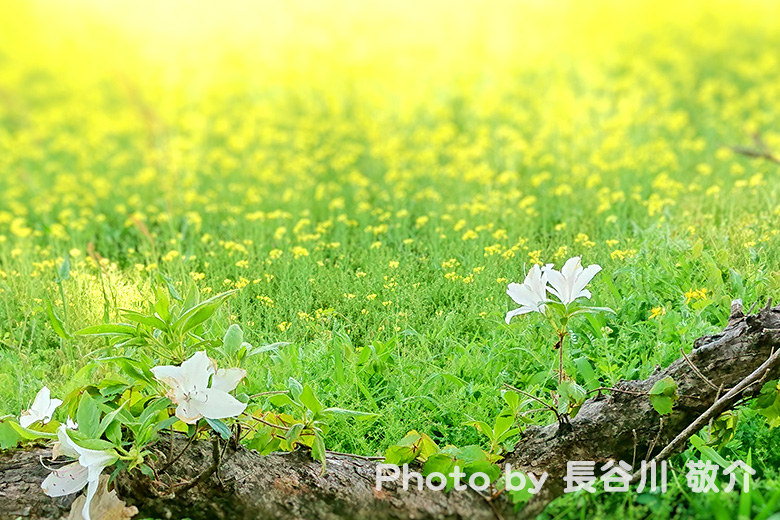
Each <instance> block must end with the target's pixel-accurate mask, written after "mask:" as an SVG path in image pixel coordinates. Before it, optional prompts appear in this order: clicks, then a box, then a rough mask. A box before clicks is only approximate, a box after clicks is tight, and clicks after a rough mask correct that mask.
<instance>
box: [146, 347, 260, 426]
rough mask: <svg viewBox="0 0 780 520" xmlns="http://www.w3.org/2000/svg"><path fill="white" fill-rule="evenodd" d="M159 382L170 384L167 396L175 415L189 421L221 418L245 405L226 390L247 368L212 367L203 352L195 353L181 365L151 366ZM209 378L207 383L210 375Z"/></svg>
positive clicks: (237, 412) (241, 410)
mask: <svg viewBox="0 0 780 520" xmlns="http://www.w3.org/2000/svg"><path fill="white" fill-rule="evenodd" d="M152 373H153V374H154V377H156V378H157V379H158V380H159V381H161V382H163V383H165V384H166V385H168V386H170V387H171V391H170V392H168V397H170V399H171V401H173V402H174V403H176V404H177V405H178V406H177V407H176V417H178V418H179V419H181V420H182V421H184V422H185V423H188V424H194V423H196V422H198V419H200V418H201V417H206V418H207V419H224V418H226V417H236V416H237V415H239V414H241V413H242V412H243V411H244V409H245V408H246V404H245V403H242V402H241V401H239V400H238V399H236V398H235V397H233V396H232V395H230V394H229V393H228V392H232V391H233V390H235V388H236V386H238V383H239V381H241V379H243V378H244V376H246V370H243V369H241V368H230V369H227V370H225V369H220V370H215V366H214V364H213V363H212V361H211V360H210V359H209V358H208V356H207V355H206V351H201V352H196V353H195V354H194V355H193V356H192V357H191V358H190V359H188V360H186V361H185V362H184V363H182V364H181V366H178V367H175V366H171V365H163V366H158V367H154V368H152ZM212 376H213V378H212V381H211V386H209V378H211V377H212Z"/></svg>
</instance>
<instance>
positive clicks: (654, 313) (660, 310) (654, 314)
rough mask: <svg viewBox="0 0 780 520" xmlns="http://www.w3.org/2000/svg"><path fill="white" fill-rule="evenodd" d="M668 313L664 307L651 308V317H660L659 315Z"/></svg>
mask: <svg viewBox="0 0 780 520" xmlns="http://www.w3.org/2000/svg"><path fill="white" fill-rule="evenodd" d="M664 314H666V309H665V308H663V307H654V308H653V309H651V310H650V319H651V320H654V319H656V318H658V317H659V316H663V315H664Z"/></svg>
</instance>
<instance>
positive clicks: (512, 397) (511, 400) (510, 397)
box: [503, 390, 520, 410]
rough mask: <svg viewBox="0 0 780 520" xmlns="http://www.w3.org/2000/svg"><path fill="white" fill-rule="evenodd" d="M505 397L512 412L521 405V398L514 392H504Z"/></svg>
mask: <svg viewBox="0 0 780 520" xmlns="http://www.w3.org/2000/svg"><path fill="white" fill-rule="evenodd" d="M503 397H504V401H506V404H508V405H509V407H510V408H511V409H512V410H514V409H516V408H517V405H518V404H520V396H519V395H517V392H515V391H514V390H506V391H505V392H503Z"/></svg>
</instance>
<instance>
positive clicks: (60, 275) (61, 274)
mask: <svg viewBox="0 0 780 520" xmlns="http://www.w3.org/2000/svg"><path fill="white" fill-rule="evenodd" d="M68 278H70V253H65V258H64V259H63V260H62V263H61V264H60V268H59V269H58V270H57V280H56V283H62V282H64V281H65V280H67V279H68Z"/></svg>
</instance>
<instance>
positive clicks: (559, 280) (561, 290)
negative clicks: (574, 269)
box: [547, 269, 569, 305]
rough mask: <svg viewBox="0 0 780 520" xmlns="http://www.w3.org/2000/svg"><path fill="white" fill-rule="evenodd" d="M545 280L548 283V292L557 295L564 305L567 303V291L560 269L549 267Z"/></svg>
mask: <svg viewBox="0 0 780 520" xmlns="http://www.w3.org/2000/svg"><path fill="white" fill-rule="evenodd" d="M547 282H548V283H549V284H550V289H549V291H550V293H552V294H553V295H555V296H557V297H558V299H559V300H561V303H563V304H564V305H565V304H567V303H569V299H568V296H569V291H568V288H567V285H566V279H565V278H564V277H563V275H562V274H561V272H560V271H556V270H555V269H551V270H549V271H548V272H547Z"/></svg>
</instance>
